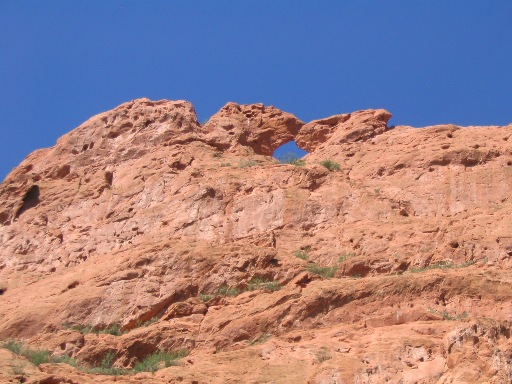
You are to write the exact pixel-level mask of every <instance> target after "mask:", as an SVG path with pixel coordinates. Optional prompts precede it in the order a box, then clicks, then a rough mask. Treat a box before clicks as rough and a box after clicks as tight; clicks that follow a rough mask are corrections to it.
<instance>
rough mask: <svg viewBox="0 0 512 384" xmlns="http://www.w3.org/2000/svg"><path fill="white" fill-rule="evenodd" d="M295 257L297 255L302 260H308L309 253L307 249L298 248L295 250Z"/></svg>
mask: <svg viewBox="0 0 512 384" xmlns="http://www.w3.org/2000/svg"><path fill="white" fill-rule="evenodd" d="M295 257H298V258H299V259H302V260H308V259H309V254H308V251H307V250H303V249H299V250H298V251H295Z"/></svg>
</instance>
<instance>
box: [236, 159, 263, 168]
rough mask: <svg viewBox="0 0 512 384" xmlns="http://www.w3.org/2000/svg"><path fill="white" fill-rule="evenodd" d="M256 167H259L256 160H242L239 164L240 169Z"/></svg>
mask: <svg viewBox="0 0 512 384" xmlns="http://www.w3.org/2000/svg"><path fill="white" fill-rule="evenodd" d="M255 165H258V163H257V162H256V161H254V160H242V161H240V163H239V167H240V168H250V167H254V166H255Z"/></svg>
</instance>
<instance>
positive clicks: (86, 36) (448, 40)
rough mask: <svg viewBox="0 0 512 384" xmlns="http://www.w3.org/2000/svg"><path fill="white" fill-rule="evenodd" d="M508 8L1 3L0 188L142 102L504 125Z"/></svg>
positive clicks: (76, 0) (511, 70)
mask: <svg viewBox="0 0 512 384" xmlns="http://www.w3.org/2000/svg"><path fill="white" fill-rule="evenodd" d="M511 20H512V2H511V1H509V0H506V1H505V0H503V1H500V0H494V1H471V0H464V1H457V0H450V1H446V0H443V1H435V0H432V1H421V0H415V1H409V0H404V1H385V0H380V1H376V0H375V1H369V0H368V1H363V0H360V1H351V0H344V1H341V0H340V1H334V0H332V1H327V0H326V1H321V0H311V1H301V0H293V1H291V0H290V1H287V0H272V1H265V0H257V1H252V0H237V1H228V0H222V1H221V0H219V1H212V0H204V1H200V0H183V1H171V0H166V1H164V0H162V1H157V0H144V1H142V0H73V1H68V0H52V1H50V0H47V1H36V0H32V1H28V0H0V116H1V120H0V132H1V137H2V140H0V179H3V178H4V177H5V175H6V174H7V173H8V172H9V171H10V170H11V169H12V168H13V167H14V166H16V165H17V164H19V162H20V161H21V160H22V159H23V158H24V157H25V156H26V155H28V154H29V153H30V152H31V151H33V150H35V149H37V148H41V147H49V146H52V145H54V144H55V141H56V139H57V138H58V137H60V136H61V135H62V134H64V133H66V132H68V131H70V130H71V129H73V128H75V127H76V126H78V125H79V124H80V123H82V122H83V121H85V120H86V119H88V118H89V117H91V116H93V115H95V114H97V113H100V112H103V111H105V110H108V109H111V108H113V107H115V106H117V105H119V104H121V103H123V102H125V101H129V100H132V99H135V98H139V97H149V98H151V99H171V100H172V99H185V100H189V101H191V102H192V103H193V104H194V106H195V108H196V111H197V113H198V116H199V120H200V121H201V120H206V119H207V118H208V117H209V116H210V115H212V114H213V113H215V112H216V111H217V110H218V109H219V108H220V107H222V106H223V105H224V104H225V103H227V102H228V101H236V102H238V103H255V102H263V103H264V104H269V105H274V106H276V107H278V108H281V109H283V110H285V111H288V112H291V113H293V114H295V115H296V116H297V117H299V118H301V119H302V120H304V121H309V120H312V119H317V118H321V117H326V116H330V115H333V114H337V113H345V112H351V111H354V110H360V109H367V108H386V109H388V110H389V111H390V112H391V113H392V114H393V118H392V120H391V122H390V124H395V125H399V124H407V125H413V126H418V127H420V126H426V125H433V124H441V123H454V124H459V125H493V124H495V125H506V124H509V123H511V122H512V22H511Z"/></svg>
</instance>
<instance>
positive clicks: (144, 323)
mask: <svg viewBox="0 0 512 384" xmlns="http://www.w3.org/2000/svg"><path fill="white" fill-rule="evenodd" d="M157 321H158V316H153V317H152V318H151V319H149V320H147V321H144V322H143V323H140V324H137V326H139V327H149V326H150V325H151V324H154V323H156V322H157Z"/></svg>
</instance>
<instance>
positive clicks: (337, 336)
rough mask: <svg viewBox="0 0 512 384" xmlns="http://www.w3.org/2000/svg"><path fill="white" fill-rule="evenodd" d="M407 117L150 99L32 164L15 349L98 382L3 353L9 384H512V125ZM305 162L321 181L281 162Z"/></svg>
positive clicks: (1, 366)
mask: <svg viewBox="0 0 512 384" xmlns="http://www.w3.org/2000/svg"><path fill="white" fill-rule="evenodd" d="M390 117H391V114H390V113H389V112H387V111H385V110H367V111H358V112H353V113H347V114H341V115H335V116H331V117H329V118H325V119H320V120H315V121H312V122H309V123H303V122H301V121H300V120H299V119H297V118H296V117H294V116H293V115H291V114H289V113H286V112H283V111H280V110H278V109H277V108H274V107H271V106H264V105H262V104H254V105H238V104H235V103H228V104H227V105H226V106H225V107H223V108H222V109H221V110H220V111H219V112H218V113H217V114H215V115H214V116H212V117H211V118H210V120H209V121H208V122H206V123H205V124H204V125H201V124H199V123H198V121H197V117H196V114H195V112H194V108H193V106H192V105H191V104H190V103H188V102H185V101H166V100H162V101H151V100H148V99H139V100H134V101H131V102H129V103H125V104H123V105H121V106H119V107H117V108H115V109H113V110H112V111H108V112H105V113H102V114H100V115H97V116H95V117H93V118H91V119H90V120H88V121H86V122H85V123H84V124H82V125H81V126H79V127H78V128H76V129H75V130H73V131H72V132H70V133H69V134H67V135H65V136H63V137H62V138H61V139H59V140H58V142H57V143H56V145H55V146H54V147H52V148H48V149H42V150H38V151H36V152H34V153H32V154H31V155H29V156H28V157H27V158H26V159H25V160H24V161H23V162H22V163H21V164H20V165H19V166H18V167H17V168H15V169H14V170H13V171H12V172H11V173H10V174H9V175H8V176H7V178H6V179H5V181H4V182H3V183H2V184H1V185H0V302H1V306H0V338H1V339H2V340H4V341H6V340H13V339H15V340H18V341H22V342H23V343H25V345H26V346H27V348H32V349H47V350H49V351H50V352H51V354H53V355H54V356H63V355H66V356H70V357H72V358H74V359H75V360H76V361H78V362H79V368H74V367H72V366H70V365H67V364H42V365H40V366H39V367H36V366H34V365H33V364H32V363H30V362H29V361H28V360H27V359H26V358H25V357H23V356H22V355H20V354H13V353H11V352H10V351H8V350H7V349H2V348H0V380H2V382H17V381H16V380H18V382H19V381H20V380H21V381H22V382H28V383H34V384H35V383H96V382H99V381H101V382H106V383H108V382H114V381H115V382H118V383H141V382H152V383H175V382H176V383H178V382H179V383H270V382H272V383H290V382H293V383H354V382H355V383H384V382H393V383H394V382H396V383H398V382H402V383H483V382H485V383H507V382H512V358H511V356H512V345H511V341H510V328H511V325H510V317H511V315H512V303H511V300H512V297H511V294H510V283H511V282H512V278H511V277H510V269H511V268H512V263H511V258H512V224H511V221H510V217H511V213H512V203H511V200H510V196H511V192H512V146H511V140H512V139H511V137H512V125H509V126H506V127H464V128H463V127H457V126H453V125H440V126H434V127H426V128H422V129H414V128H411V127H405V126H399V127H388V125H387V123H388V121H389V119H390ZM291 140H295V141H296V142H297V144H298V145H299V146H300V147H302V148H304V149H306V150H308V151H310V153H309V155H307V156H306V157H305V158H304V160H305V164H304V165H302V166H295V165H292V164H280V163H278V162H277V161H276V160H275V159H273V158H272V157H270V156H271V154H272V152H273V151H274V150H275V149H276V148H277V147H278V146H280V145H281V144H284V143H286V142H288V141H291ZM326 161H330V163H326ZM336 165H337V166H336ZM91 328H92V329H91ZM114 328H115V329H117V330H118V332H116V333H117V335H113V334H108V333H99V334H98V332H99V331H101V330H109V329H110V330H112V329H114ZM91 330H94V331H93V332H91ZM111 333H114V332H111ZM179 350H187V351H188V352H189V355H188V356H187V357H185V358H182V359H181V360H180V363H179V365H178V366H172V367H168V368H163V367H159V368H162V369H159V370H158V371H157V372H155V373H154V374H153V373H137V374H135V373H133V372H131V373H130V374H128V375H123V376H118V377H113V376H105V375H100V376H98V375H95V374H93V373H92V372H91V371H90V370H89V371H87V370H86V368H87V367H92V366H97V365H101V364H104V363H102V362H104V361H105V357H106V356H110V357H112V358H113V359H112V361H111V363H113V364H114V366H115V367H118V368H123V369H130V368H132V367H134V365H135V364H137V362H139V361H141V360H143V359H144V358H145V357H147V356H148V355H150V354H152V353H153V352H156V351H179Z"/></svg>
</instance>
